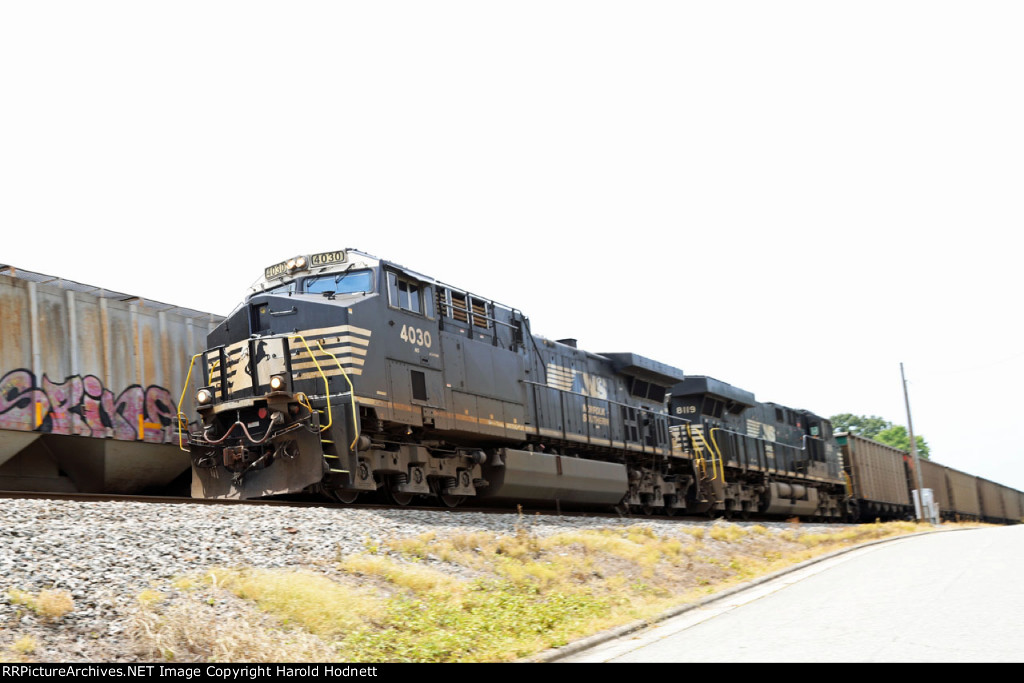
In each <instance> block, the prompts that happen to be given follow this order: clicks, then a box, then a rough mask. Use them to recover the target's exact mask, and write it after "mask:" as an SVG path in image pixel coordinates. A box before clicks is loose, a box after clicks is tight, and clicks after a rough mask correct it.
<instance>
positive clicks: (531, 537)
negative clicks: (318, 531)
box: [134, 523, 930, 662]
mask: <svg viewBox="0 0 1024 683" xmlns="http://www.w3.org/2000/svg"><path fill="white" fill-rule="evenodd" d="M928 528H930V527H928ZM917 530H918V527H917V525H915V524H904V523H892V524H864V525H859V526H856V527H849V528H839V529H836V530H835V531H826V532H821V533H808V532H806V531H804V530H803V529H802V528H801V527H800V525H799V524H797V523H793V524H791V525H790V526H789V528H788V529H785V530H781V531H780V530H779V529H777V528H771V529H770V528H768V527H765V526H763V525H752V526H739V525H733V524H715V525H712V526H710V527H686V526H680V527H679V528H678V530H676V531H674V533H672V534H671V535H667V536H660V535H658V534H656V533H655V532H653V531H652V530H651V529H650V528H649V527H646V526H644V525H636V526H634V527H629V528H626V529H619V530H593V531H579V532H572V533H565V534H559V535H555V536H550V537H541V536H539V535H536V534H533V533H530V532H529V531H527V530H525V529H522V528H520V529H518V530H517V532H516V533H514V534H491V533H484V532H474V533H453V534H450V535H440V534H436V533H430V534H424V535H422V536H419V537H417V538H412V539H395V540H391V541H388V542H384V543H380V544H379V545H375V546H367V550H368V552H366V553H364V554H361V555H356V556H349V557H339V558H338V560H337V562H336V563H334V565H333V566H331V567H327V568H325V569H326V570H327V573H313V572H309V571H283V570H275V571H270V570H255V569H247V570H240V569H232V570H227V569H218V570H215V571H213V572H210V573H209V574H207V575H205V576H204V577H185V578H183V579H181V580H179V581H177V582H176V587H177V588H178V589H179V590H188V591H191V593H190V594H192V595H193V598H192V599H191V600H190V601H186V602H184V603H182V602H181V601H178V602H176V603H174V604H170V605H168V604H167V603H166V602H165V601H164V599H163V595H161V594H160V593H156V592H147V593H146V594H144V595H143V596H140V612H139V615H138V618H137V619H136V624H135V628H134V635H135V636H136V640H137V643H138V648H139V651H140V652H141V653H143V654H144V656H148V657H158V658H161V659H173V660H175V661H239V662H242V661H246V662H259V661H347V662H403V661H409V662H414V661H418V662H472V661H478V662H498V661H508V660H513V659H517V658H521V657H524V656H528V655H530V654H534V653H536V652H539V651H541V650H544V649H546V648H549V647H553V646H558V645H562V644H565V643H567V642H569V641H571V640H573V639H575V638H579V637H583V636H586V635H590V634H592V633H594V632H597V631H599V630H603V629H606V628H609V627H611V626H615V625H619V624H622V623H626V622H629V621H632V620H636V619H639V618H649V617H652V616H654V615H656V614H658V613H662V612H664V611H665V610H666V609H668V608H670V607H674V606H678V605H681V604H685V603H687V602H692V601H695V600H697V599H699V598H701V597H703V596H705V595H707V594H709V593H711V592H714V591H718V590H721V589H722V588H725V587H727V586H730V585H733V584H735V583H738V582H742V581H746V580H749V579H750V578H753V577H756V576H759V575H763V574H764V573H767V572H771V571H773V570H776V569H779V568H782V567H784V566H787V565H791V564H794V563H796V562H800V561H802V560H806V559H809V558H811V557H814V556H816V555H820V554H822V553H826V552H830V551H832V550H834V549H837V548H841V547H846V546H851V545H856V544H859V543H863V542H865V541H869V540H874V539H877V538H883V537H886V536H891V535H899V534H906V533H912V532H914V531H917ZM211 605H213V606H212V607H211ZM225 606H229V609H228V613H227V614H225Z"/></svg>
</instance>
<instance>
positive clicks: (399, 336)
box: [178, 249, 1020, 521]
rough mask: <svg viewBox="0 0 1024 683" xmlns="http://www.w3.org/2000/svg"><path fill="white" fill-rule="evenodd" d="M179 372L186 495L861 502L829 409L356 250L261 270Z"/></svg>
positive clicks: (867, 508)
mask: <svg viewBox="0 0 1024 683" xmlns="http://www.w3.org/2000/svg"><path fill="white" fill-rule="evenodd" d="M189 377H190V378H192V380H191V383H192V384H193V385H194V387H195V391H194V400H195V404H196V406H197V415H195V416H193V417H194V418H195V419H191V420H190V419H189V417H188V416H187V415H186V413H185V411H184V410H183V409H182V408H180V407H179V410H178V415H179V419H180V420H181V428H182V429H181V431H182V437H181V439H182V447H183V448H187V449H188V450H189V452H190V455H191V463H192V472H193V482H192V495H193V496H196V497H222V498H254V497H261V496H270V495H277V494H286V493H297V492H309V491H315V492H319V493H322V494H324V495H326V496H328V497H330V498H333V499H336V500H339V501H343V502H352V501H355V500H356V499H357V498H359V497H360V496H363V495H366V494H371V493H379V494H383V495H384V496H386V497H387V498H388V499H389V500H390V501H391V502H393V503H394V504H396V505H407V504H409V503H411V502H412V501H414V500H417V499H421V500H424V501H434V502H437V503H440V504H443V505H445V506H450V507H454V506H456V505H459V504H460V503H462V502H463V501H465V500H467V499H473V500H478V501H481V502H485V501H489V502H494V503H497V504H518V503H522V504H536V505H559V506H562V507H569V506H618V507H619V508H620V509H629V510H636V511H641V512H644V513H662V514H673V513H676V512H686V513H688V514H693V513H709V514H721V515H730V514H736V515H739V516H748V515H751V514H758V515H783V516H793V515H798V516H801V517H815V518H820V519H832V520H838V519H843V518H848V517H849V515H850V514H851V512H856V513H859V512H864V513H865V514H868V513H870V512H872V511H874V508H873V507H871V505H870V504H869V503H870V502H871V501H872V499H871V498H870V496H871V495H872V492H871V491H870V490H867V489H864V490H865V491H867V492H866V493H865V494H864V495H866V496H868V497H863V498H858V497H857V493H858V492H859V491H860V490H861V489H858V488H857V487H858V485H859V484H858V482H857V481H856V479H855V477H857V476H858V471H857V470H856V469H855V468H854V469H850V468H849V466H847V468H846V469H844V465H843V460H842V457H841V451H840V445H839V444H838V443H837V440H836V438H835V435H833V434H832V427H831V424H830V423H829V421H828V420H827V419H824V418H822V417H820V416H818V415H815V414H813V413H810V412H808V411H805V410H795V409H792V408H789V407H786V406H781V405H777V404H773V403H761V402H758V401H756V400H755V398H754V395H753V394H751V393H750V392H748V391H744V390H742V389H739V388H737V387H734V386H731V385H729V384H726V383H724V382H720V381H718V380H715V379H712V378H710V377H700V376H684V375H683V373H682V372H681V371H680V370H678V369H677V368H675V367H672V366H669V365H665V364H663V363H660V362H657V361H654V360H651V359H648V358H645V357H643V356H640V355H637V354H635V353H629V352H617V353H601V354H595V353H590V352H587V351H584V350H582V349H579V348H578V347H577V345H576V342H575V341H574V340H571V339H562V340H557V341H555V340H550V339H546V338H544V337H540V336H537V335H534V334H533V333H532V331H531V330H530V324H529V321H528V319H527V318H526V316H524V315H523V313H522V312H521V311H519V310H518V309H515V308H512V307H509V306H505V305H502V304H499V303H497V302H495V301H492V300H490V299H487V298H484V297H481V296H477V295H475V294H472V293H471V292H469V291H467V290H464V289H460V288H456V287H452V286H450V285H447V284H445V283H443V282H440V281H438V280H436V279H434V278H431V277H428V276H426V275H423V274H421V273H418V272H415V271H412V270H410V269H408V268H405V267H402V266H400V265H398V264H395V263H392V262H389V261H386V260H382V259H378V258H376V257H374V256H371V255H369V254H366V253H363V252H360V251H357V250H354V249H348V250H341V251H334V252H325V253H319V254H312V255H307V256H299V257H295V258H292V259H289V260H287V261H283V262H281V263H277V264H275V265H273V266H270V267H269V268H267V269H266V270H265V272H264V278H263V279H262V281H261V282H260V283H259V284H258V285H257V286H256V287H255V289H254V293H252V294H251V295H249V296H248V297H247V298H246V300H245V301H244V302H243V304H242V305H240V306H239V307H238V308H237V309H236V310H235V311H234V312H232V313H231V314H230V315H229V316H228V317H227V318H225V319H224V320H223V322H221V323H220V324H219V325H218V326H217V327H216V329H214V330H213V332H211V333H210V335H209V337H208V348H207V349H206V350H205V351H202V352H201V353H198V354H196V355H195V356H193V358H192V366H191V367H190V370H189ZM196 378H198V379H196ZM186 422H188V424H187V425H186V424H185V423H186ZM186 441H187V445H186V444H185V442H186ZM904 488H906V487H904ZM862 489H863V487H862ZM904 493H907V491H906V490H904ZM851 494H852V495H851ZM1019 507H1020V506H1019V499H1018V508H1017V510H1018V513H1019ZM893 512H894V513H896V512H897V511H896V508H893ZM903 512H905V511H904V510H903V509H900V510H899V513H903ZM1005 514H1008V513H1005ZM1005 514H1004V516H1005ZM1018 517H1019V514H1018ZM1007 521H1015V520H1009V519H1008V520H1007Z"/></svg>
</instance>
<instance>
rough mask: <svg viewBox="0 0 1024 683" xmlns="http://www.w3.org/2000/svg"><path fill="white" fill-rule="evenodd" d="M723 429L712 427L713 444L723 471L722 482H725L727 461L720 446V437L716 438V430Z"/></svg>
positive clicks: (719, 465)
mask: <svg viewBox="0 0 1024 683" xmlns="http://www.w3.org/2000/svg"><path fill="white" fill-rule="evenodd" d="M719 430H721V427H712V428H711V431H710V432H709V433H710V434H711V445H712V446H714V447H715V453H717V454H718V469H720V470H721V471H722V483H723V484H724V483H725V461H724V460H723V458H722V449H721V448H719V447H718V439H717V438H715V432H717V431H719Z"/></svg>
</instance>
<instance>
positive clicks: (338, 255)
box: [309, 251, 345, 267]
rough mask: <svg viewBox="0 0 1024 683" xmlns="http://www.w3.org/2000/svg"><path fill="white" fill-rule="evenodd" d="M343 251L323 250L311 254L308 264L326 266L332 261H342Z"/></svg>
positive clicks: (343, 257) (343, 260)
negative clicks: (320, 252) (319, 252)
mask: <svg viewBox="0 0 1024 683" xmlns="http://www.w3.org/2000/svg"><path fill="white" fill-rule="evenodd" d="M344 262H345V252H344V251H325V252H323V253H322V254H313V255H312V256H310V257H309V264H310V265H311V266H313V267H317V266H328V265H330V264H332V263H344Z"/></svg>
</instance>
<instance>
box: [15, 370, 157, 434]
mask: <svg viewBox="0 0 1024 683" xmlns="http://www.w3.org/2000/svg"><path fill="white" fill-rule="evenodd" d="M40 384H41V386H39V385H37V384H36V381H35V376H34V375H33V373H32V372H30V371H29V370H25V369H23V368H22V369H18V370H12V371H11V372H8V373H7V374H6V375H4V376H3V377H2V378H0V428H2V429H18V430H24V431H40V432H44V433H47V434H71V435H77V436H91V437H94V438H113V439H119V440H122V441H134V440H137V439H138V438H139V429H140V426H141V428H142V434H143V436H144V440H145V441H148V442H151V443H164V442H171V441H175V440H176V439H177V432H176V431H175V430H174V416H175V403H174V399H173V398H172V397H171V393H170V392H169V391H168V390H167V389H165V388H163V387H160V386H156V385H150V386H149V387H147V388H145V389H143V388H142V387H141V386H140V385H138V384H133V385H131V386H129V387H128V388H126V389H125V390H124V391H122V392H121V393H120V394H119V395H118V396H117V397H116V398H115V397H114V394H113V392H112V391H110V390H109V389H107V388H106V387H104V386H103V381H102V380H100V378H99V377H96V376H95V375H86V376H85V377H81V376H79V375H72V376H70V377H66V378H64V381H63V382H61V383H59V384H58V383H55V382H53V381H51V380H50V379H49V377H47V376H46V375H43V380H42V382H41V383H40ZM140 418H141V419H140ZM140 423H141V425H140Z"/></svg>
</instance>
